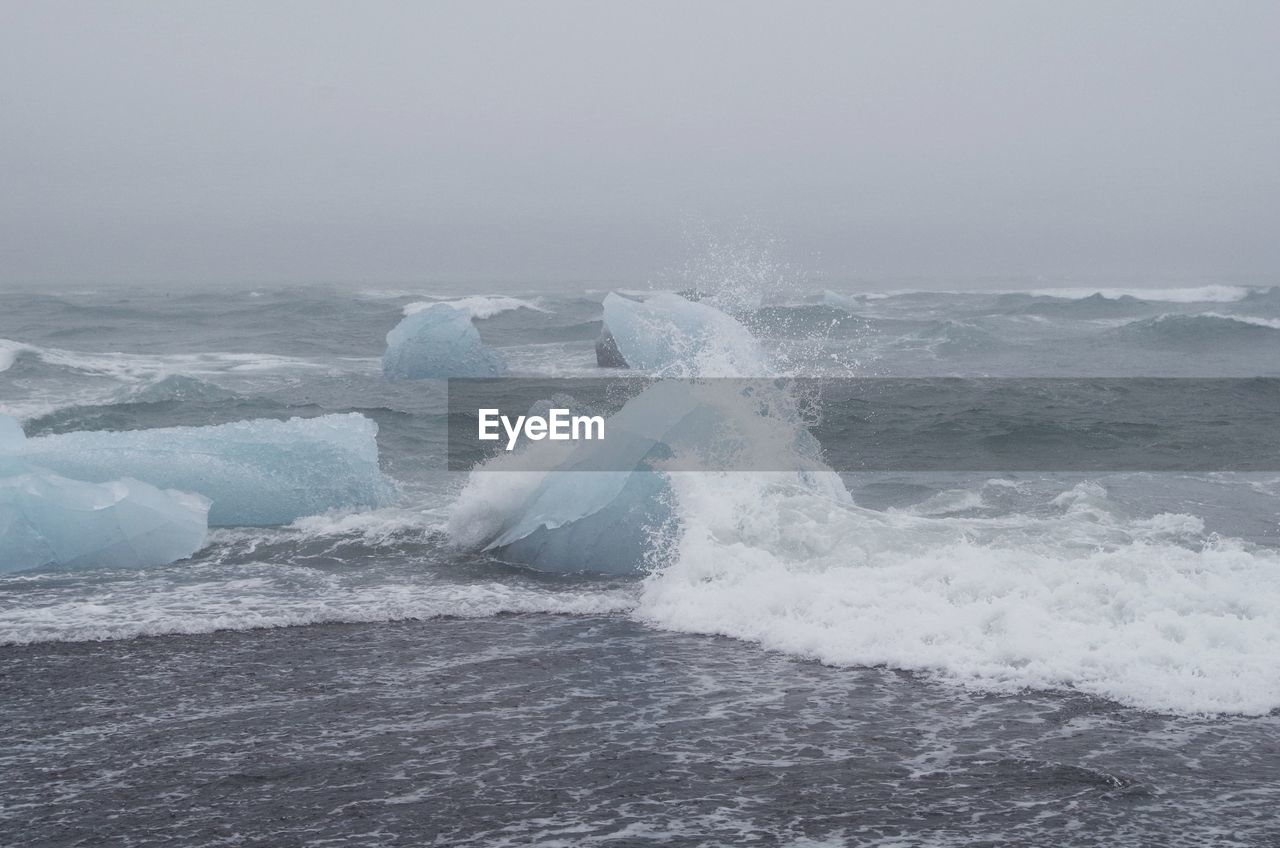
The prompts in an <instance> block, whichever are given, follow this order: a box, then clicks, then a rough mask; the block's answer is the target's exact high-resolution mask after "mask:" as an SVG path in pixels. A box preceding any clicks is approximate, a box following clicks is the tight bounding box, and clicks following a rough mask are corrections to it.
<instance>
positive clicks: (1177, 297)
mask: <svg viewBox="0 0 1280 848" xmlns="http://www.w3.org/2000/svg"><path fill="white" fill-rule="evenodd" d="M1252 291H1254V289H1252V288H1251V287H1249V286H1223V285H1208V286H1186V287H1171V288H1154V287H1153V288H1147V287H1143V286H1133V287H1126V288H1090V287H1088V286H1076V287H1072V288H1060V289H1033V290H1032V291H1030V292H1029V294H1034V295H1042V296H1044V297H1061V298H1067V299H1069V300H1081V299H1083V298H1086V297H1092V296H1094V295H1102V296H1103V297H1105V298H1108V299H1109V300H1117V299H1119V298H1122V297H1135V298H1137V299H1138V300H1154V301H1161V302H1163V303H1233V302H1235V301H1237V300H1244V299H1245V298H1246V297H1248V296H1249V294H1250V292H1252Z"/></svg>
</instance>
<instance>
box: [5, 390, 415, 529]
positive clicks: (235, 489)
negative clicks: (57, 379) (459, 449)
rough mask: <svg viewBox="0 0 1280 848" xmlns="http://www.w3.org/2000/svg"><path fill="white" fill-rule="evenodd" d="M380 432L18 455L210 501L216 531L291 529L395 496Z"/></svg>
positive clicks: (180, 440) (123, 440) (66, 442)
mask: <svg viewBox="0 0 1280 848" xmlns="http://www.w3.org/2000/svg"><path fill="white" fill-rule="evenodd" d="M377 432H378V425H377V424H376V423H374V422H373V421H371V420H370V419H368V418H365V417H364V416H363V415H359V414H356V413H350V414H345V415H324V416H320V417H318V418H292V419H290V420H288V421H274V420H254V421H236V422H233V423H230V424H219V425H216V426H210V427H164V428H157V429H152V430H126V431H122V432H76V433H64V434H62V435H56V436H41V437H38V438H34V439H28V440H27V442H26V446H25V448H24V450H23V452H22V455H23V456H24V458H25V459H26V460H28V461H29V462H31V463H34V464H36V465H40V466H43V467H45V468H48V469H50V470H52V471H54V472H56V473H58V474H62V475H64V476H67V477H71V478H74V479H77V480H89V481H93V482H98V483H101V482H106V481H108V480H115V479H117V478H120V477H126V476H127V477H134V478H137V479H139V480H143V481H145V482H147V483H150V484H152V485H153V486H157V487H159V488H164V489H180V490H182V491H188V492H199V493H200V494H202V495H204V496H206V497H208V498H210V499H211V500H212V501H213V506H212V508H211V509H210V510H209V523H210V524H212V525H215V526H242V525H252V526H263V525H273V524H287V523H289V522H291V521H293V520H295V519H297V518H300V517H301V516H304V515H313V514H315V513H318V512H323V511H325V510H328V509H335V508H352V507H377V506H381V505H384V504H385V503H386V502H387V501H388V500H389V499H390V497H391V495H392V489H391V486H390V484H389V483H388V482H387V481H386V479H385V478H384V477H383V475H382V472H381V471H380V470H379V468H378V445H377V440H376V436H377Z"/></svg>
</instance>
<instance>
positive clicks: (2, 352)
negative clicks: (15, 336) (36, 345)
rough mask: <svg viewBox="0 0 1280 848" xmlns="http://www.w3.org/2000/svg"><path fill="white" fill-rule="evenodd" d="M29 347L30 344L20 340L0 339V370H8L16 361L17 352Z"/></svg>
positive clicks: (29, 348)
mask: <svg viewBox="0 0 1280 848" xmlns="http://www.w3.org/2000/svg"><path fill="white" fill-rule="evenodd" d="M31 349H32V348H31V346H30V345H25V344H23V343H22V342H14V341H10V340H9V339H0V371H8V370H9V369H10V368H12V367H13V363H15V362H17V361H18V354H20V353H22V352H23V351H26V350H31Z"/></svg>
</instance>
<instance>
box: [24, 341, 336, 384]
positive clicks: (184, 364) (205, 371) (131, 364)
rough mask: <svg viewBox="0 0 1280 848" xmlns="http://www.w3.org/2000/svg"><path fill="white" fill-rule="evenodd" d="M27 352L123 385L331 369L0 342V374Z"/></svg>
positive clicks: (279, 359)
mask: <svg viewBox="0 0 1280 848" xmlns="http://www.w3.org/2000/svg"><path fill="white" fill-rule="evenodd" d="M24 352H28V353H31V354H34V355H35V356H37V357H38V358H39V359H40V360H41V361H43V362H45V363H47V364H49V365H54V366H58V367H61V368H66V369H68V370H70V371H76V372H79V373H82V374H89V375H96V376H104V377H110V378H113V379H116V380H120V381H123V382H140V381H150V380H154V379H157V378H158V377H163V376H166V375H169V374H187V375H211V374H226V373H236V372H247V371H287V370H315V369H322V368H330V367H332V366H331V365H330V364H329V363H327V362H323V361H321V360H317V359H306V358H303V357H296V356H279V355H276V354H269V353H236V352H217V351H214V352H209V353H168V354H145V353H122V352H119V351H101V352H97V351H80V350H64V349H62V348H56V347H37V346H35V345H29V344H24V343H22V342H15V341H10V340H8V339H0V371H5V370H7V369H8V368H9V367H11V366H12V365H13V362H14V360H15V359H16V358H17V356H18V354H20V353H24Z"/></svg>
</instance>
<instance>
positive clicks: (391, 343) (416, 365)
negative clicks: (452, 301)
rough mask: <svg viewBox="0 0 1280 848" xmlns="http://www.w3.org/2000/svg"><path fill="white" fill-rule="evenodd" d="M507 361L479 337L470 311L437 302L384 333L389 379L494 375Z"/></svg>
mask: <svg viewBox="0 0 1280 848" xmlns="http://www.w3.org/2000/svg"><path fill="white" fill-rule="evenodd" d="M506 371H507V365H506V362H505V361H503V359H502V357H501V356H499V355H498V354H497V353H495V352H494V351H492V350H490V349H489V348H488V347H486V346H485V344H484V342H482V341H480V334H479V333H478V332H476V328H475V326H474V325H473V324H472V323H471V314H470V313H469V312H467V311H465V310H462V309H457V308H455V307H453V306H449V305H447V304H443V303H437V304H434V305H432V306H429V307H427V308H426V309H423V310H422V311H421V312H415V313H413V314H412V315H409V316H407V317H405V319H404V320H403V321H401V322H400V323H399V324H397V325H396V326H395V328H394V329H393V330H392V331H391V332H389V333H387V350H386V353H384V354H383V355H382V374H383V376H385V377H386V378H387V379H390V380H421V379H427V378H439V379H445V378H448V377H496V376H498V375H500V374H505V373H506Z"/></svg>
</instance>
